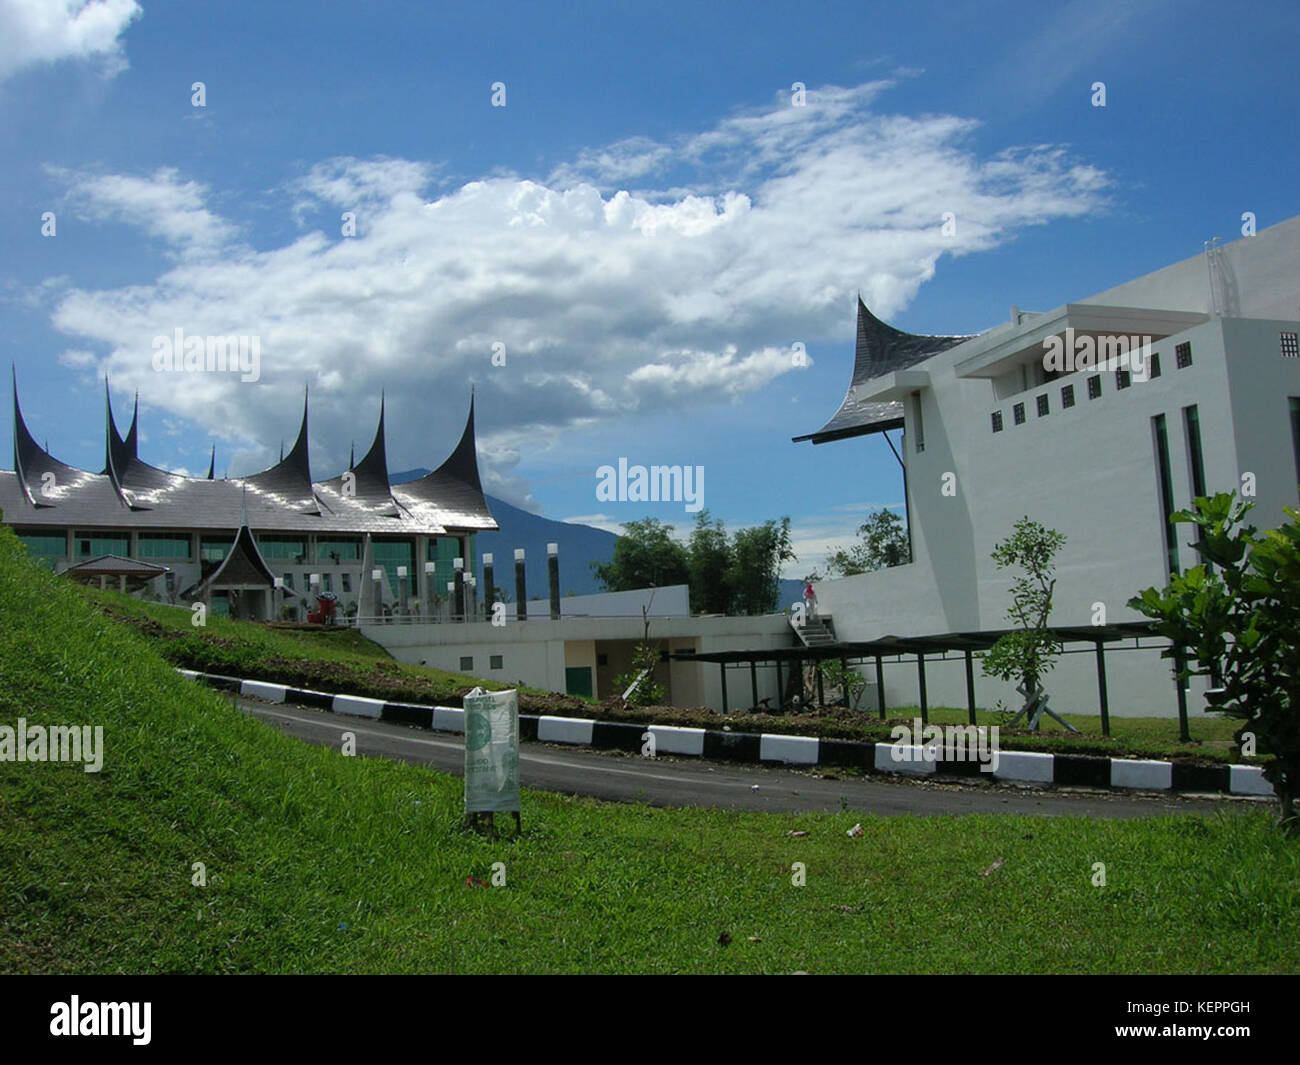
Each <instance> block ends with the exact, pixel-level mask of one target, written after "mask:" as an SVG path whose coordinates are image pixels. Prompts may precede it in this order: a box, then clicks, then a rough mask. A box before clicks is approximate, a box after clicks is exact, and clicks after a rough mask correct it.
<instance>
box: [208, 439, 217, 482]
mask: <svg viewBox="0 0 1300 1065" xmlns="http://www.w3.org/2000/svg"><path fill="white" fill-rule="evenodd" d="M216 469H217V444H216V441H215V440H214V441H213V443H212V454H211V455H209V456H208V480H209V481H210V480H212V475H213V473H215V472H216Z"/></svg>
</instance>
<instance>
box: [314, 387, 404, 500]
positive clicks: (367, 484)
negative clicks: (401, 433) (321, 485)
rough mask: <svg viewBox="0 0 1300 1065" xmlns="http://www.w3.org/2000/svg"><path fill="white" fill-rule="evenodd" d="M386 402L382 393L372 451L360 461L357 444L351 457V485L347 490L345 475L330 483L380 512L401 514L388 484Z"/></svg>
mask: <svg viewBox="0 0 1300 1065" xmlns="http://www.w3.org/2000/svg"><path fill="white" fill-rule="evenodd" d="M384 403H385V397H384V394H383V393H382V392H381V393H380V395H379V424H378V425H377V426H376V427H375V438H374V440H373V441H372V442H371V444H370V450H369V451H367V452H366V454H365V456H364V457H363V458H362V459H361V461H360V462H357V461H356V446H355V444H354V445H353V448H352V454H351V456H350V457H349V460H348V471H349V472H350V473H351V474H352V478H351V479H350V481H349V484H350V486H351V487H350V488H349V490H348V491H347V492H346V493H345V492H344V482H343V478H342V477H341V476H340V477H335V478H334V479H333V480H331V481H327V482H326V483H327V484H328V485H329V486H330V487H331V488H333V489H334V490H335V491H336V492H339V493H340V494H344V495H346V497H347V498H348V499H349V500H350V501H351V502H353V503H359V504H361V505H362V506H364V507H369V508H372V509H376V510H377V511H378V512H379V513H381V514H384V515H386V516H388V517H398V516H400V513H401V512H400V510H399V509H398V506H397V503H396V501H395V500H394V499H393V492H392V488H391V486H390V485H389V483H388V445H387V442H386V434H385V431H384Z"/></svg>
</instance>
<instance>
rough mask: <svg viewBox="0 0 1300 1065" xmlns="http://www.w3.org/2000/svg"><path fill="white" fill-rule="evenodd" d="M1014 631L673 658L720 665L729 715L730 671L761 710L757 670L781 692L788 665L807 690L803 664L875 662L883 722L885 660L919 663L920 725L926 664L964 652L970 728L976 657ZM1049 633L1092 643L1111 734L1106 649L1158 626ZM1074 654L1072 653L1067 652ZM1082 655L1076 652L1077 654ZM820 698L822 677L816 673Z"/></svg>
mask: <svg viewBox="0 0 1300 1065" xmlns="http://www.w3.org/2000/svg"><path fill="white" fill-rule="evenodd" d="M1014 631H1017V630H1014V629H991V630H986V631H981V632H946V633H940V634H936V635H931V636H882V637H880V638H879V639H875V640H861V641H851V642H844V643H834V644H827V645H825V646H820V647H804V646H798V647H770V648H763V649H760V650H754V651H705V652H701V653H698V654H697V653H695V652H692V651H674V652H672V653H670V654H669V656H668V657H669V658H671V659H674V660H677V661H682V662H710V663H714V662H716V663H717V664H718V667H719V670H720V671H721V677H722V704H723V706H722V709H723V713H726V712H727V709H728V707H727V668H728V666H732V667H735V666H739V665H747V666H748V667H749V675H750V685H751V690H752V694H753V704H752V705H754V706H757V705H758V675H757V666H758V665H759V664H760V663H761V664H769V663H771V664H774V665H775V666H776V671H777V688H778V690H782V688H781V667H782V666H783V665H786V664H788V665H789V666H790V668H791V669H792V670H794V671H795V672H796V673H797V674H798V677H799V686H800V690H801V691H802V687H803V672H802V669H801V665H802V663H804V662H809V661H811V662H818V663H820V662H825V661H828V660H829V661H839V662H841V663H842V664H844V665H848V663H850V662H859V663H860V662H867V661H874V663H875V667H876V690H877V691H878V692H880V693H881V705H880V717H881V720H884V717H885V706H884V697H883V693H884V690H885V685H884V660H885V659H886V658H897V659H899V660H901V659H902V658H903V657H904V656H908V657H912V656H914V657H915V658H916V668H917V680H918V685H919V689H920V702H921V720H922V721H927V722H928V720H929V703H928V699H927V695H926V660H927V658H938V659H939V660H940V661H951V659H949V658H948V655H949V654H950V653H951V652H959V653H960V655H961V656H962V658H963V659H964V660H965V664H966V709H967V716H968V720H969V721H970V723H971V724H972V725H973V724H974V723H975V671H974V656H975V653H976V652H978V651H987V650H988V649H989V648H990V647H992V646H993V645H994V644H995V643H997V641H998V640H999V639H1001V638H1002V637H1003V636H1005V635H1007V634H1008V633H1010V632H1014ZM1049 631H1050V632H1051V633H1052V634H1053V635H1054V636H1055V637H1056V638H1057V639H1058V640H1059V641H1060V642H1061V643H1062V644H1063V645H1068V644H1088V643H1090V644H1092V645H1093V647H1094V649H1095V652H1096V655H1097V700H1098V709H1099V712H1100V714H1101V728H1102V733H1103V734H1104V735H1107V736H1109V735H1110V695H1109V689H1108V686H1107V682H1106V646H1107V644H1114V643H1118V642H1120V641H1123V640H1134V641H1139V640H1141V639H1142V638H1143V637H1144V636H1145V637H1152V636H1155V635H1156V632H1155V623H1154V622H1151V621H1123V622H1118V623H1116V624H1113V625H1064V626H1056V627H1053V628H1051V629H1049ZM1067 653H1070V652H1067ZM1075 653H1077V652H1075ZM1175 684H1176V686H1177V689H1178V716H1179V725H1180V731H1181V732H1182V734H1183V735H1184V737H1185V736H1186V735H1187V701H1186V692H1185V690H1184V689H1183V686H1182V684H1181V683H1179V682H1178V681H1177V680H1175ZM817 685H818V688H819V692H818V695H819V697H820V696H821V692H820V688H821V685H822V678H821V672H820V670H819V671H818V673H817Z"/></svg>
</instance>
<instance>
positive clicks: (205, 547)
mask: <svg viewBox="0 0 1300 1065" xmlns="http://www.w3.org/2000/svg"><path fill="white" fill-rule="evenodd" d="M234 539H235V534H234V533H231V534H230V535H229V536H205V537H203V539H202V540H201V541H200V542H199V558H201V559H202V560H203V561H204V562H220V561H221V560H222V559H224V558H225V557H226V555H228V554H229V553H230V545H231V543H232V542H233V541H234Z"/></svg>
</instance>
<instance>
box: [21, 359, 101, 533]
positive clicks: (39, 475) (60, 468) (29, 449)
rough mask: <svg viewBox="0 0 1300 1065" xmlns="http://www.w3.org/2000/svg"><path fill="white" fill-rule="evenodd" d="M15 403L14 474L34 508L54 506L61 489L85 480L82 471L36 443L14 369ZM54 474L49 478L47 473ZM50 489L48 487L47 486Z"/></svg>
mask: <svg viewBox="0 0 1300 1065" xmlns="http://www.w3.org/2000/svg"><path fill="white" fill-rule="evenodd" d="M10 373H11V375H12V380H13V400H14V473H16V474H17V475H18V486H19V488H20V490H21V491H22V493H23V495H24V496H25V497H26V498H27V502H29V503H31V504H32V506H35V507H52V506H54V505H56V504H57V503H58V502H59V499H60V495H61V490H62V489H65V488H69V487H71V486H72V485H74V484H79V483H81V482H82V481H84V480H85V479H86V474H85V472H84V471H83V470H78V469H76V468H75V467H73V466H69V465H68V464H67V463H65V462H60V461H59V460H58V459H56V458H55V457H54V456H53V455H51V454H50V452H49V448H43V447H41V446H40V444H38V443H37V442H36V438H35V437H33V436H32V434H31V432H30V431H29V430H28V428H27V422H26V421H24V420H23V412H22V408H21V406H20V405H19V403H18V369H17V367H11V368H10ZM47 473H48V474H52V475H53V479H52V480H51V479H47V478H46V477H45V474H47ZM47 486H48V487H47Z"/></svg>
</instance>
